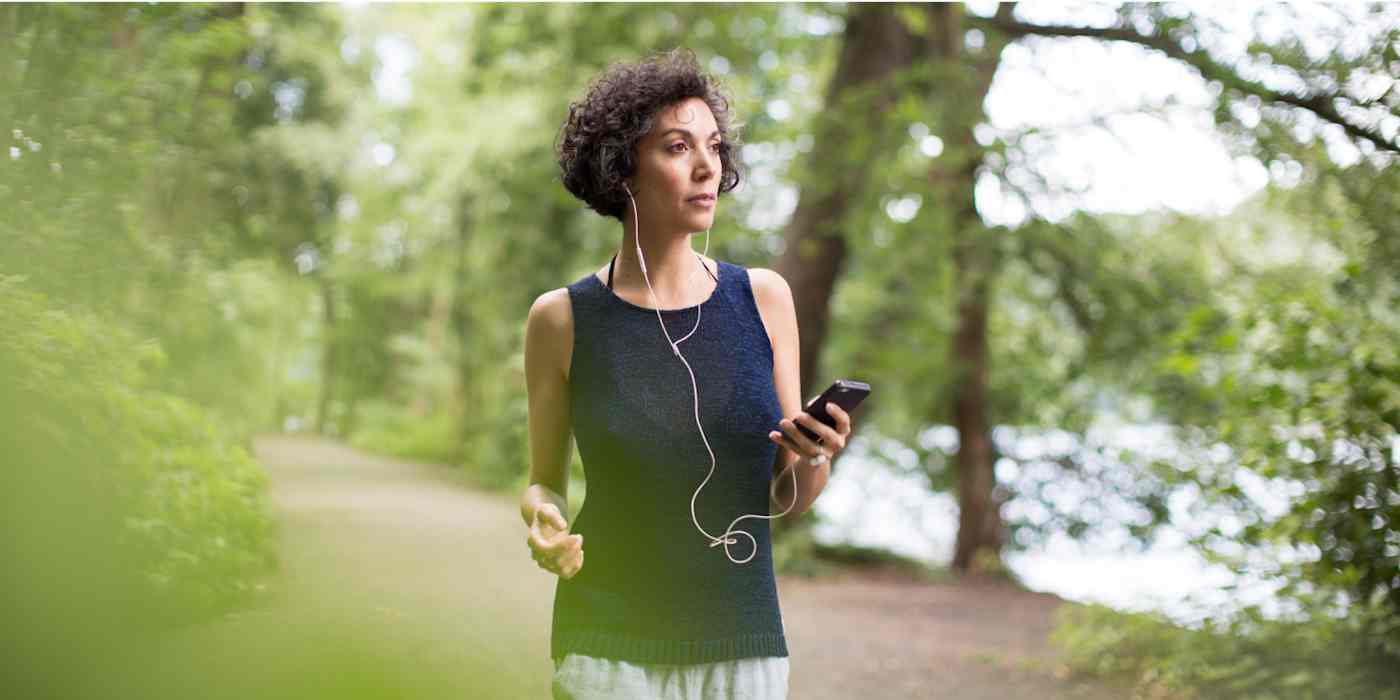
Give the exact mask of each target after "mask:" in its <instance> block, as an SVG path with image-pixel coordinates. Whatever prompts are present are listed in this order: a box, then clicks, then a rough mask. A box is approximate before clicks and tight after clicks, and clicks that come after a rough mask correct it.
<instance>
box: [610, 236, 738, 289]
mask: <svg viewBox="0 0 1400 700" xmlns="http://www.w3.org/2000/svg"><path fill="white" fill-rule="evenodd" d="M642 255H643V256H644V257H645V258H646V264H647V269H646V276H645V277H643V275H642V268H641V265H640V263H639V261H638V259H637V243H636V238H635V237H633V236H632V234H631V232H630V231H629V232H625V233H624V235H623V240H622V248H621V249H620V250H619V251H618V253H617V261H616V262H615V263H614V264H613V272H612V275H613V288H614V289H617V288H618V287H625V288H626V289H628V290H637V292H638V293H639V294H641V295H644V296H645V295H647V294H649V292H648V289H647V283H648V282H650V283H651V289H650V293H655V294H656V296H657V303H658V304H659V306H660V307H661V308H674V307H678V306H688V305H691V302H692V301H694V300H696V299H699V300H703V299H705V298H706V297H708V296H709V294H710V292H711V291H712V287H713V281H712V280H711V279H710V276H709V275H707V274H705V271H704V269H703V268H704V263H703V262H702V260H701V256H700V254H699V253H698V252H696V251H695V249H694V248H692V247H691V242H690V236H689V235H674V236H668V237H667V238H666V239H665V240H664V241H656V240H647V239H643V240H642ZM695 303H699V302H698V301H697V302H695Z"/></svg>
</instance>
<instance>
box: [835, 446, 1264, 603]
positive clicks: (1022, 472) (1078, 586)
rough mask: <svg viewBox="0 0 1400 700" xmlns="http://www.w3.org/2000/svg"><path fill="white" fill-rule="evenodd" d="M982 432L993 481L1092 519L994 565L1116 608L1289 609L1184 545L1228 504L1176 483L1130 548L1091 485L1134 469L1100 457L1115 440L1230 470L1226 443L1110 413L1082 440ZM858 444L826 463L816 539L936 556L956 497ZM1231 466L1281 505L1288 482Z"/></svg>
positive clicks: (952, 519) (941, 558)
mask: <svg viewBox="0 0 1400 700" xmlns="http://www.w3.org/2000/svg"><path fill="white" fill-rule="evenodd" d="M994 436H995V438H996V439H997V443H998V446H999V447H1001V448H1002V450H1003V452H1004V453H1005V454H1008V455H1014V456H1015V457H1016V459H1015V460H1012V459H1003V460H1002V461H1001V462H1000V463H998V464H997V478H998V482H999V483H1006V484H1013V485H1014V486H1015V487H1016V489H1017V491H1018V492H1024V493H1029V492H1030V491H1031V490H1032V488H1034V487H1035V486H1036V485H1037V484H1039V485H1040V486H1042V487H1046V488H1043V490H1042V491H1041V493H1042V495H1043V496H1044V497H1046V498H1048V499H1049V500H1051V501H1053V505H1054V507H1055V509H1056V510H1057V511H1060V512H1074V511H1075V510H1076V509H1079V510H1086V509H1089V510H1092V512H1090V513H1081V516H1082V517H1085V518H1086V519H1088V520H1090V521H1091V522H1095V523H1096V529H1095V531H1094V533H1093V536H1092V537H1089V538H1086V539H1085V540H1084V541H1075V540H1073V539H1071V538H1070V537H1068V536H1067V535H1063V534H1057V535H1052V536H1051V537H1050V538H1049V539H1048V541H1047V542H1046V543H1045V544H1043V545H1036V546H1032V547H1029V548H1027V549H1026V550H1024V551H1019V552H1011V551H1010V550H1008V553H1006V554H1005V557H1004V561H1005V562H1006V565H1007V566H1008V568H1009V569H1010V570H1011V571H1012V572H1013V573H1014V574H1015V575H1016V576H1017V577H1018V578H1019V579H1020V580H1021V581H1022V582H1023V583H1024V584H1025V585H1026V586H1027V587H1028V588H1030V589H1032V590H1036V591H1043V592H1048V593H1054V594H1056V595H1059V596H1061V597H1063V598H1066V599H1069V600H1075V601H1080V602H1096V603H1101V604H1104V605H1107V606H1110V607H1113V608H1116V609H1119V610H1125V611H1147V610H1151V611H1158V612H1161V613H1163V614H1165V615H1166V616H1167V617H1169V618H1171V619H1173V620H1174V621H1176V622H1178V623H1179V624H1184V625H1188V626H1193V627H1194V626H1197V625H1198V624H1199V622H1200V621H1201V620H1202V619H1203V618H1205V617H1208V616H1214V615H1219V614H1228V613H1229V612H1231V611H1234V610H1237V609H1238V608H1239V607H1240V606H1241V605H1243V604H1258V605H1260V606H1262V611H1263V612H1264V614H1266V615H1271V616H1276V615H1279V614H1282V613H1283V612H1285V611H1287V610H1290V609H1291V606H1290V605H1288V604H1287V603H1286V602H1285V601H1281V600H1279V599H1278V598H1277V597H1276V596H1275V592H1276V590H1277V588H1278V585H1279V584H1278V582H1276V581H1270V580H1267V579H1266V578H1265V577H1264V576H1262V575H1253V574H1250V575H1237V574H1234V573H1232V572H1230V571H1229V569H1227V568H1225V567H1223V566H1220V565H1218V564H1212V563H1210V562H1207V561H1205V559H1204V558H1203V557H1202V556H1201V555H1200V554H1199V553H1198V552H1197V551H1196V550H1195V549H1194V548H1192V547H1190V546H1189V545H1188V544H1187V535H1188V534H1189V533H1192V532H1200V531H1201V528H1204V527H1206V525H1207V522H1215V523H1224V525H1222V527H1223V528H1224V529H1225V530H1226V531H1227V532H1229V531H1230V527H1231V525H1232V523H1231V521H1232V520H1233V519H1235V516H1234V514H1231V513H1226V512H1219V511H1216V512H1213V513H1211V512H1209V511H1203V510H1202V508H1201V506H1202V505H1203V504H1202V503H1201V502H1200V499H1199V496H1198V490H1197V489H1194V488H1192V487H1189V486H1188V487H1186V488H1181V489H1178V490H1177V491H1175V492H1174V493H1173V494H1172V496H1171V497H1170V498H1169V499H1168V507H1169V511H1170V512H1171V515H1172V517H1171V523H1170V524H1168V525H1166V526H1163V529H1162V530H1160V531H1159V533H1160V534H1159V536H1158V538H1157V540H1156V541H1155V542H1154V544H1153V545H1152V546H1151V547H1150V548H1148V549H1146V550H1145V551H1132V550H1133V549H1135V548H1133V547H1128V546H1126V545H1128V544H1129V538H1128V537H1127V534H1126V533H1127V530H1126V528H1124V527H1122V526H1121V525H1120V524H1117V523H1121V522H1123V521H1125V520H1127V521H1131V520H1132V519H1133V518H1134V517H1135V510H1134V508H1133V507H1132V506H1131V504H1130V502H1129V501H1127V500H1126V499H1123V498H1121V496H1118V497H1117V498H1116V500H1115V498H1114V496H1115V495H1116V494H1115V493H1114V492H1113V491H1112V489H1108V488H1101V486H1102V485H1103V484H1105V483H1106V482H1108V481H1117V482H1118V486H1120V487H1122V486H1129V485H1130V484H1128V483H1127V482H1128V481H1131V480H1132V479H1134V478H1146V477H1143V475H1142V474H1141V472H1140V470H1137V469H1136V468H1134V467H1131V466H1130V465H1127V464H1124V463H1119V462H1116V461H1113V460H1109V459H1105V458H1104V456H1105V455H1106V454H1118V453H1117V452H1115V451H1114V450H1116V449H1118V448H1126V449H1129V450H1131V452H1132V453H1133V454H1134V455H1135V458H1141V457H1145V456H1152V457H1158V458H1162V457H1166V458H1172V457H1175V458H1178V459H1185V460H1188V463H1193V464H1197V465H1199V464H1201V463H1202V462H1203V461H1205V462H1210V464H1208V465H1206V466H1207V467H1208V468H1223V469H1234V467H1232V466H1231V465H1230V464H1229V463H1228V462H1229V458H1230V456H1229V454H1228V451H1221V450H1219V449H1212V450H1210V451H1209V453H1208V454H1206V455H1201V454H1191V455H1187V454H1185V453H1184V451H1183V450H1182V448H1181V447H1180V446H1179V445H1175V444H1173V443H1172V442H1171V440H1170V438H1169V437H1168V436H1169V431H1168V430H1167V428H1166V426H1153V425H1141V424H1123V423H1113V422H1104V423H1101V424H1098V426H1097V427H1096V428H1095V429H1093V430H1091V431H1090V432H1089V433H1088V434H1086V435H1085V436H1084V439H1083V440H1082V441H1081V440H1080V439H1079V437H1078V436H1074V435H1072V434H1070V433H1065V432H1062V431H1049V432H1036V433H1029V432H1022V433H1019V434H1018V433H1017V432H1016V431H1014V430H1009V429H1002V428H999V429H997V431H995V432H994ZM921 442H923V443H925V446H926V447H934V448H938V449H940V450H943V451H944V453H945V454H953V453H954V452H955V451H956V447H957V445H956V442H957V434H956V431H955V430H953V429H952V428H950V427H947V426H940V427H937V428H932V429H930V431H928V433H926V435H925V436H923V437H922V438H921ZM870 446H871V441H870V440H868V439H866V438H865V437H862V438H860V439H857V440H854V441H852V443H851V444H850V446H849V447H848V449H847V451H846V453H845V454H844V455H843V456H842V458H841V464H840V467H839V469H838V471H837V473H836V474H835V475H833V476H832V479H831V481H830V482H829V483H828V485H827V488H826V490H825V491H824V492H823V493H822V496H821V498H820V499H818V501H817V503H816V505H815V508H817V510H818V513H819V514H820V515H821V517H822V522H821V524H820V525H819V526H818V527H817V529H816V531H815V533H814V534H815V536H816V538H817V539H818V540H819V541H821V542H823V543H825V544H838V543H846V544H854V545H861V546H869V547H879V548H882V549H888V550H890V551H893V552H897V553H899V554H903V555H905V556H909V557H911V558H915V559H918V560H921V561H923V562H925V563H927V564H930V565H934V566H939V567H942V566H947V565H948V564H949V562H950V561H951V560H952V556H953V546H954V541H955V538H956V536H957V515H958V508H957V502H956V499H955V498H954V496H953V495H952V494H949V493H934V492H932V491H931V490H930V488H929V486H928V483H929V482H928V479H927V477H926V476H925V475H924V474H923V473H922V471H921V470H920V469H918V468H917V465H914V464H912V463H911V462H912V459H913V458H912V455H913V451H912V450H907V453H908V454H907V455H900V451H899V449H898V448H897V447H896V448H895V449H893V450H891V449H890V448H889V447H888V446H885V447H883V448H882V449H881V453H882V454H885V455H889V454H895V455H896V456H897V461H898V462H900V464H899V466H898V467H897V468H891V467H890V466H888V465H887V463H886V462H885V461H878V460H874V459H872V458H871V457H870ZM1071 454H1072V455H1074V458H1075V463H1076V464H1077V465H1078V467H1079V471H1080V472H1082V473H1080V474H1074V475H1071V474H1070V472H1068V471H1066V470H1064V469H1062V468H1060V467H1058V466H1051V465H1050V464H1049V462H1048V459H1046V458H1048V457H1052V456H1058V457H1059V458H1060V459H1063V458H1065V456H1066V455H1071ZM1233 476H1234V478H1235V482H1236V483H1238V484H1240V485H1241V487H1242V488H1243V489H1244V490H1245V492H1246V493H1248V494H1249V495H1250V496H1251V497H1252V498H1253V499H1254V500H1255V501H1256V503H1259V504H1260V506H1261V510H1263V511H1264V512H1266V513H1269V514H1271V515H1277V514H1279V513H1281V512H1283V511H1284V510H1285V509H1286V507H1287V503H1288V500H1289V496H1290V495H1292V492H1291V490H1290V485H1289V484H1287V483H1282V482H1265V481H1264V480H1262V479H1259V478H1258V477H1257V476H1255V475H1254V474H1252V473H1251V472H1248V471H1247V470H1243V469H1236V473H1235V474H1234V475H1233ZM1036 509H1040V510H1042V511H1044V510H1045V508H1044V506H1041V505H1040V504H1038V503H1036V502H1035V499H1031V498H1018V499H1013V500H1011V501H1009V502H1008V503H1006V504H1005V505H1004V506H1003V515H1004V517H1025V518H1029V519H1031V520H1034V521H1039V522H1045V517H1046V513H1038V512H1037V511H1036ZM1115 519H1117V523H1115V522H1114V520H1115ZM1099 523H1103V524H1102V525H1101V526H1100V525H1099ZM1233 525H1235V526H1237V522H1236V523H1233ZM1187 527H1189V528H1191V529H1190V530H1189V531H1188V530H1186V529H1184V528H1187ZM1262 570H1263V569H1262V568H1261V571H1262Z"/></svg>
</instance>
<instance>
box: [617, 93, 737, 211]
mask: <svg viewBox="0 0 1400 700" xmlns="http://www.w3.org/2000/svg"><path fill="white" fill-rule="evenodd" d="M721 139H722V137H721V136H720V134H719V126H718V125H716V124H715V115H714V114H713V113H712V112H710V106H709V105H707V104H705V101H704V100H702V99H700V98H698V97H691V98H687V99H685V100H682V101H681V102H677V103H675V104H673V105H670V106H667V107H663V108H662V109H661V110H660V111H659V112H658V113H657V115H656V120H655V121H654V122H653V124H652V129H651V131H650V132H649V133H647V135H646V136H644V137H642V140H641V141H639V142H638V143H637V172H636V174H635V175H634V176H633V177H632V178H631V184H630V187H631V189H632V197H633V199H635V200H636V201H637V214H638V216H639V218H640V219H641V221H642V225H643V226H650V227H652V228H656V229H660V230H663V231H684V232H686V233H695V232H698V231H705V230H708V229H709V228H710V225H711V224H712V223H713V222H714V218H715V206H716V205H717V204H718V197H719V180H720V174H721V165H720V158H719V145H720V142H721ZM697 195H708V200H704V201H696V200H695V199H692V198H693V197H696V196H697Z"/></svg>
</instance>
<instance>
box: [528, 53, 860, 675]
mask: <svg viewBox="0 0 1400 700" xmlns="http://www.w3.org/2000/svg"><path fill="white" fill-rule="evenodd" d="M728 105H729V103H728V100H727V98H726V97H725V96H724V95H723V94H721V92H720V91H719V88H718V86H717V85H716V84H715V82H714V80H713V79H712V78H711V77H710V76H708V75H705V74H703V73H701V72H700V70H699V68H698V67H697V66H696V63H695V57H694V55H693V54H692V53H691V52H689V51H686V50H676V51H672V52H670V53H667V54H661V55H658V56H654V57H651V58H649V59H647V60H644V61H641V62H639V63H635V64H618V65H614V66H612V67H610V68H609V69H608V70H607V71H606V72H605V73H604V74H603V75H601V76H600V77H599V78H598V79H597V80H595V81H594V82H593V84H592V85H591V86H590V88H589V90H588V93H587V96H586V97H585V98H584V99H583V100H582V101H581V102H578V103H574V104H572V105H571V106H570V113H569V118H568V120H567V122H566V123H565V125H564V127H563V130H562V132H561V139H560V143H559V146H558V150H559V163H560V166H561V168H562V169H563V183H564V186H565V187H566V188H567V189H568V190H569V191H570V192H571V193H573V194H574V195H575V196H576V197H578V198H579V199H580V200H582V201H583V202H585V203H587V204H588V206H589V207H591V208H592V209H594V210H595V211H597V212H598V213H599V214H602V215H604V216H610V217H613V218H615V219H617V220H618V221H619V222H620V223H621V224H622V246H621V248H620V250H619V251H618V253H617V254H615V255H613V256H612V259H611V260H609V261H608V263H607V264H606V265H603V266H602V267H601V268H599V269H598V270H597V271H596V272H593V273H589V274H588V275H585V276H584V277H582V278H581V279H579V280H577V281H575V282H574V283H572V284H570V285H568V286H567V287H561V288H559V289H555V290H553V291H550V292H546V293H545V294H542V295H540V297H539V298H538V299H536V300H535V303H534V304H533V305H532V306H531V308H530V313H529V318H528V320H527V321H526V339H525V364H526V382H527V388H528V395H529V431H530V453H531V465H530V485H529V487H528V488H527V489H526V490H525V493H524V496H523V497H522V500H521V516H522V517H523V518H524V520H525V522H526V523H527V524H528V527H529V534H528V537H527V543H528V545H529V547H530V549H531V552H532V556H533V557H534V559H535V561H536V562H538V563H539V565H540V567H541V568H543V569H545V570H546V571H549V572H551V573H554V574H556V575H557V576H558V577H559V578H558V579H556V588H555V598H554V610H553V621H552V628H551V639H550V647H551V651H550V653H551V656H552V658H553V659H554V665H555V673H554V679H553V693H554V697H555V698H556V699H557V698H581V699H587V698H624V697H625V698H631V697H637V698H762V699H766V698H785V697H786V696H787V688H788V659H787V656H788V651H787V644H786V640H785V638H784V636H783V626H782V618H781V615H780V611H779V608H778V600H777V587H776V584H775V581H774V577H773V562H772V546H771V540H770V537H769V536H770V532H769V527H768V520H769V519H770V518H773V517H779V516H781V515H783V514H791V515H800V514H801V513H803V512H805V511H806V510H807V509H808V508H810V507H811V505H812V502H813V501H815V500H816V498H817V496H818V495H819V494H820V493H821V491H822V489H823V488H824V487H825V485H826V482H827V479H828V477H829V475H830V471H829V469H830V467H829V463H830V460H831V458H832V457H833V456H835V455H836V454H838V453H839V452H840V451H841V450H842V449H843V448H844V447H845V444H846V438H847V436H848V435H849V434H850V431H851V425H850V417H849V416H848V415H847V414H846V413H844V412H842V411H841V410H840V408H839V407H836V406H832V408H831V412H832V415H833V417H834V418H835V419H836V423H837V428H835V429H833V428H831V427H829V426H826V425H824V424H822V423H821V422H819V421H817V420H815V419H813V418H811V417H810V416H807V415H806V414H805V413H803V412H802V411H801V406H800V405H799V403H798V402H799V399H800V395H799V391H800V388H799V383H798V382H799V372H798V336H797V319H796V315H795V313H794V311H793V302H792V294H791V292H790V290H789V289H788V286H787V283H786V282H785V281H784V280H783V278H782V277H780V276H779V275H778V274H777V273H775V272H773V271H771V270H765V269H759V268H754V269H746V268H744V267H741V266H738V265H732V264H730V263H724V262H720V261H718V260H715V259H712V258H709V257H706V256H705V255H704V254H703V253H702V254H697V253H696V252H695V251H694V249H693V247H692V245H691V241H690V237H691V235H692V234H694V233H696V232H698V231H701V230H703V231H705V233H706V247H705V250H706V251H708V250H709V245H708V242H709V229H710V226H711V224H712V223H713V221H714V215H715V208H716V206H717V205H718V197H719V195H721V194H723V193H726V192H729V191H731V190H733V189H734V187H735V186H736V185H737V184H738V182H739V173H738V170H737V168H736V163H735V162H734V161H733V156H734V154H735V152H736V151H735V147H736V144H737V134H735V133H733V132H735V131H736V130H737V126H735V125H731V123H730V114H729V109H728ZM702 318H703V320H704V322H703V323H701V319H702ZM783 416H789V418H783ZM794 420H796V421H798V422H801V423H802V424H803V425H806V426H807V427H808V429H810V430H812V431H814V432H815V433H816V434H817V435H818V436H819V440H818V441H815V442H814V441H812V440H809V439H808V438H806V437H805V436H804V435H803V434H802V433H801V432H800V431H798V429H797V427H796V425H795V424H794V423H793V421H794ZM571 433H572V434H573V435H574V436H575V437H576V438H577V441H578V448H579V454H580V456H581V457H582V460H583V465H584V469H585V472H586V474H587V478H588V497H587V500H586V502H585V504H584V506H583V507H582V508H581V509H580V510H579V513H578V518H577V519H576V520H575V521H574V523H573V524H572V527H571V525H570V524H569V522H568V520H567V518H568V515H567V513H568V501H567V493H568V491H567V489H568V466H569V457H570V446H569V438H570V434H571ZM773 511H778V512H779V516H772V515H766V513H769V512H773ZM760 513H764V514H760ZM736 516H738V517H736ZM745 519H753V520H754V524H749V525H747V528H748V529H740V528H736V527H735V525H736V524H737V523H739V522H740V521H742V520H745ZM724 523H729V526H728V528H727V529H725V530H724V531H722V532H718V533H716V532H714V530H715V529H716V528H718V527H720V526H721V525H722V524H724ZM697 533H698V534H697ZM585 535H586V536H587V538H588V542H589V548H588V564H587V565H586V566H585V565H584V548H583V544H584V539H585Z"/></svg>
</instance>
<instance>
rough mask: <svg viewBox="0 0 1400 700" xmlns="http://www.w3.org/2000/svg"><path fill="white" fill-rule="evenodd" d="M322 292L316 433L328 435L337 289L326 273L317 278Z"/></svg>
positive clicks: (334, 355)
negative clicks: (319, 394) (319, 388)
mask: <svg viewBox="0 0 1400 700" xmlns="http://www.w3.org/2000/svg"><path fill="white" fill-rule="evenodd" d="M317 286H318V288H319V289H320V292H321V306H322V310H321V327H322V329H323V331H322V333H323V335H324V338H322V341H321V398H320V400H319V401H317V402H316V433H317V434H318V435H325V434H326V426H327V425H328V424H329V423H330V411H331V402H332V401H334V400H335V380H336V372H337V371H338V370H337V368H336V364H337V363H336V356H337V354H338V353H337V352H336V338H335V336H336V332H335V326H336V307H335V288H334V286H333V285H332V284H331V281H330V280H329V279H327V278H326V275H325V274H324V272H323V273H322V274H320V275H318V277H317Z"/></svg>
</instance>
